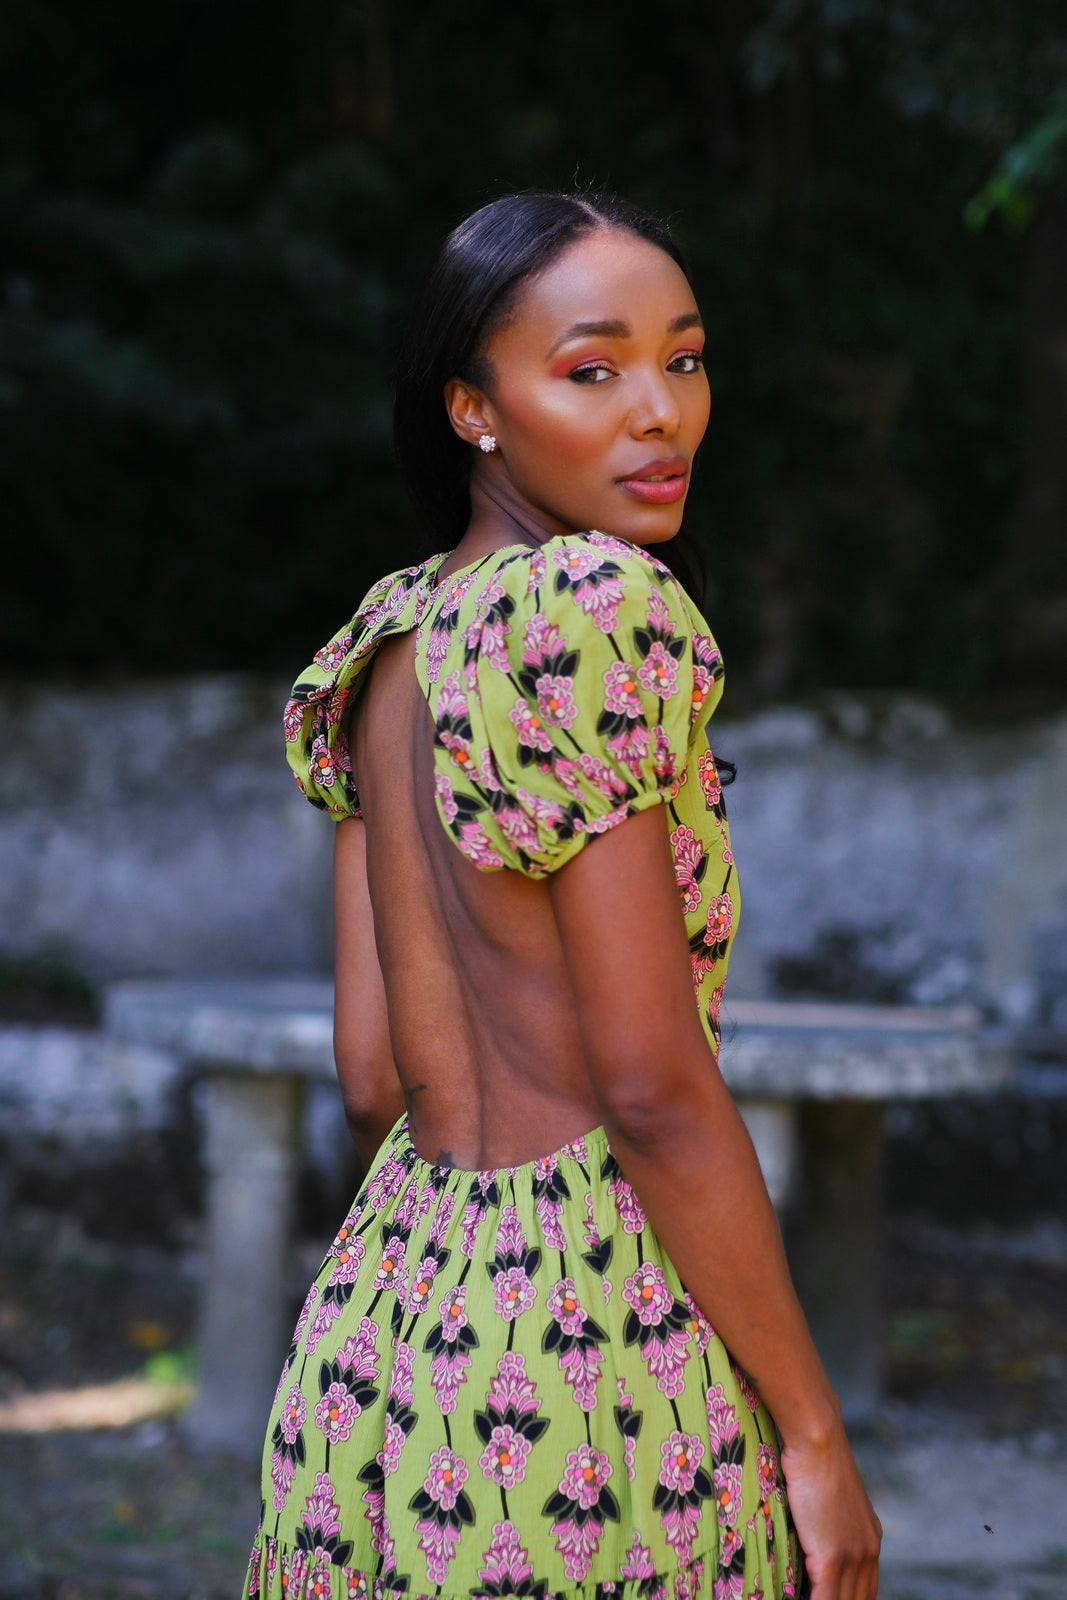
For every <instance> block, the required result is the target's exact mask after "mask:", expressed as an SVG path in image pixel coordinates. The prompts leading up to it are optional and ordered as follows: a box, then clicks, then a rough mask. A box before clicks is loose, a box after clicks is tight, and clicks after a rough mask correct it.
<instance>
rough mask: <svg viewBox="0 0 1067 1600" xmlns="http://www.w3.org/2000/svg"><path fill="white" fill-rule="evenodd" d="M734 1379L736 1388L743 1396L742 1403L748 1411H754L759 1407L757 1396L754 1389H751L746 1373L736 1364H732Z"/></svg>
mask: <svg viewBox="0 0 1067 1600" xmlns="http://www.w3.org/2000/svg"><path fill="white" fill-rule="evenodd" d="M734 1378H735V1380H736V1383H737V1387H738V1388H739V1389H740V1391H741V1393H742V1395H743V1396H744V1401H745V1404H746V1406H747V1407H748V1409H749V1410H750V1411H755V1410H756V1409H757V1408H758V1406H759V1395H758V1394H757V1393H756V1391H755V1389H754V1388H753V1386H752V1380H751V1378H750V1377H749V1375H748V1373H747V1372H744V1371H743V1370H742V1369H741V1368H740V1367H739V1366H738V1365H737V1364H736V1362H735V1364H734Z"/></svg>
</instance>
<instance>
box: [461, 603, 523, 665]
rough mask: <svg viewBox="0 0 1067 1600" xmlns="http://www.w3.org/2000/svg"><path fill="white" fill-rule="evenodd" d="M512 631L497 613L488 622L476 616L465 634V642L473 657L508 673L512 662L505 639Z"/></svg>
mask: <svg viewBox="0 0 1067 1600" xmlns="http://www.w3.org/2000/svg"><path fill="white" fill-rule="evenodd" d="M510 632H511V629H510V628H509V627H508V625H507V622H506V621H505V619H504V618H503V617H502V616H499V615H497V616H495V617H493V618H492V619H491V620H490V621H488V622H484V621H479V620H478V619H477V618H476V619H475V620H474V621H473V622H472V623H471V625H470V627H469V628H468V629H467V631H466V634H465V635H464V643H465V645H466V647H467V649H468V651H469V652H470V654H471V656H472V657H477V658H478V659H479V660H480V661H484V662H487V663H488V665H489V666H491V667H492V668H493V669H494V671H496V672H503V673H507V672H508V671H510V668H511V663H510V661H509V660H508V648H507V644H506V642H505V641H506V640H507V637H508V634H509V633H510Z"/></svg>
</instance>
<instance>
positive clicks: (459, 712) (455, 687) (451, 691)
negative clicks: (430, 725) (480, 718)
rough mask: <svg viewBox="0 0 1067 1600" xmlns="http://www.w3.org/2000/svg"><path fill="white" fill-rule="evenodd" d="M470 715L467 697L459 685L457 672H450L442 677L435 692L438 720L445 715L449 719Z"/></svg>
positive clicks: (458, 718)
mask: <svg viewBox="0 0 1067 1600" xmlns="http://www.w3.org/2000/svg"><path fill="white" fill-rule="evenodd" d="M469 716H470V708H469V707H468V705H467V697H466V695H465V694H464V693H463V690H462V689H461V688H460V686H459V673H458V672H450V673H449V674H448V676H447V678H442V680H441V687H440V689H439V690H438V694H437V717H438V720H440V719H441V718H443V717H447V718H449V719H450V720H461V719H463V718H466V717H469Z"/></svg>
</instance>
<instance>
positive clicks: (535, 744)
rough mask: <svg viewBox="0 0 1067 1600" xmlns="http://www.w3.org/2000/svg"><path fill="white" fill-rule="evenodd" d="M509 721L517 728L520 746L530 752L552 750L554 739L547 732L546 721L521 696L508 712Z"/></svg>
mask: <svg viewBox="0 0 1067 1600" xmlns="http://www.w3.org/2000/svg"><path fill="white" fill-rule="evenodd" d="M508 720H509V721H510V722H512V723H514V725H515V727H516V728H517V730H518V734H519V743H520V744H522V745H526V746H527V748H528V749H530V750H545V751H547V750H551V748H552V738H551V736H550V735H549V734H548V733H546V732H545V720H544V719H543V718H542V717H541V716H539V715H538V713H537V712H536V711H535V710H534V708H533V707H532V706H531V705H529V704H528V703H527V702H526V701H525V700H523V699H522V698H521V696H520V698H519V699H518V700H516V701H515V704H514V705H513V706H512V708H511V710H510V711H509V712H508Z"/></svg>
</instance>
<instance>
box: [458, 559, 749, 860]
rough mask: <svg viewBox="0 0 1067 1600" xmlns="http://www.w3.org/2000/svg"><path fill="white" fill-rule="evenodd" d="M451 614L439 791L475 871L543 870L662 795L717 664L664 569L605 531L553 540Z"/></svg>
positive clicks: (503, 570)
mask: <svg viewBox="0 0 1067 1600" xmlns="http://www.w3.org/2000/svg"><path fill="white" fill-rule="evenodd" d="M457 622H458V633H459V634H460V635H461V636H462V640H463V654H462V660H461V662H460V661H459V660H458V659H457V656H456V655H455V654H453V653H452V652H439V653H438V654H439V655H443V659H441V660H440V662H439V673H438V679H437V683H436V686H435V691H436V692H435V693H433V694H431V697H430V702H431V710H432V711H433V713H434V723H435V771H436V789H437V796H436V798H437V805H438V810H439V813H440V815H441V818H442V821H443V822H444V823H445V825H446V826H447V827H448V828H449V829H450V830H451V832H452V834H453V836H454V838H455V840H456V843H457V845H458V846H459V848H460V849H461V850H463V851H464V853H465V854H466V855H467V856H468V857H469V858H470V859H471V860H472V861H473V862H474V864H475V865H476V866H478V867H481V868H483V869H486V870H491V869H493V868H499V867H508V868H512V869H517V870H519V871H521V872H523V873H524V874H526V875H527V876H529V877H543V876H544V875H545V874H547V873H549V872H553V871H555V870H557V869H558V868H559V867H561V866H563V865H564V864H565V863H566V862H567V861H569V860H571V858H572V857H573V856H575V855H576V854H577V853H578V852H579V851H580V850H581V849H582V848H583V846H584V845H585V843H586V841H587V840H588V839H589V838H590V837H593V836H595V835H597V834H601V833H605V832H607V831H608V830H609V829H610V828H613V827H616V826H618V825H619V824H620V823H622V822H624V821H625V820H626V819H627V818H628V817H631V816H633V815H635V813H637V812H639V811H643V810H645V809H646V808H647V807H649V806H653V805H658V804H662V803H664V802H666V801H669V800H671V799H673V797H674V796H675V794H676V793H677V791H678V789H679V788H680V787H681V785H682V784H683V783H684V782H685V781H686V769H687V764H688V760H689V753H690V750H691V748H692V747H693V745H694V744H695V742H696V741H697V738H698V734H699V730H700V729H701V728H702V727H703V724H704V722H705V721H706V720H707V717H708V715H710V710H711V707H712V705H713V703H714V701H715V700H716V699H717V698H718V681H719V678H720V676H721V667H720V664H719V656H718V651H717V650H716V649H715V648H714V645H713V642H712V640H711V638H710V635H709V634H708V632H707V624H706V623H704V621H703V618H702V617H701V616H700V613H699V611H697V609H696V607H695V606H694V605H693V603H692V601H691V600H690V599H689V597H688V596H687V595H686V593H685V591H684V590H683V589H682V588H681V586H680V585H679V584H678V582H677V581H676V579H675V578H674V577H673V576H672V574H671V573H670V572H669V571H668V569H667V568H666V567H665V566H663V565H662V563H660V562H658V561H656V560H655V559H654V558H653V557H651V556H649V555H648V554H647V553H645V552H644V551H641V550H638V549H635V547H633V546H631V545H628V544H624V543H623V542H621V541H619V540H615V539H611V538H609V537H608V536H606V535H596V534H594V535H585V536H567V537H565V538H560V539H555V540H550V541H549V542H548V543H547V544H546V545H544V546H542V548H541V549H540V550H539V551H536V552H522V553H521V554H520V555H517V556H514V557H512V558H511V559H510V560H509V561H507V562H505V563H504V564H502V565H501V566H499V567H498V568H497V570H496V571H495V572H494V573H493V574H492V575H491V576H490V577H489V579H488V581H487V582H485V583H484V584H483V585H481V586H479V587H478V588H476V589H474V590H472V591H471V592H469V593H468V594H467V595H466V596H465V597H464V603H463V605H462V607H461V608H460V615H459V617H458V619H457ZM432 644H433V641H432V638H431V652H430V655H431V659H433V650H432ZM453 662H455V663H456V664H455V666H454V668H453V670H451V671H448V670H447V669H448V667H450V666H452V664H453Z"/></svg>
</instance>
